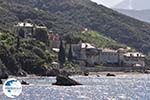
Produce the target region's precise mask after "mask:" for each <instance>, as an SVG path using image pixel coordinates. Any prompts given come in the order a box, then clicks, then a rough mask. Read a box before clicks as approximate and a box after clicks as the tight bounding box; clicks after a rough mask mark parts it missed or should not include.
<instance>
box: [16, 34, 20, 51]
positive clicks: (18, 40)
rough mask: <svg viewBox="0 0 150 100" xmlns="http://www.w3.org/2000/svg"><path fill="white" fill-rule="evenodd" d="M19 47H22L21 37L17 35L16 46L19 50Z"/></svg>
mask: <svg viewBox="0 0 150 100" xmlns="http://www.w3.org/2000/svg"><path fill="white" fill-rule="evenodd" d="M19 48H20V37H19V36H17V46H16V49H17V52H18V51H19Z"/></svg>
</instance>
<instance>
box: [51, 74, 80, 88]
mask: <svg viewBox="0 0 150 100" xmlns="http://www.w3.org/2000/svg"><path fill="white" fill-rule="evenodd" d="M53 85H60V86H73V85H82V84H80V83H78V82H77V81H75V80H73V79H71V78H69V77H67V76H63V75H58V76H57V77H56V83H53Z"/></svg>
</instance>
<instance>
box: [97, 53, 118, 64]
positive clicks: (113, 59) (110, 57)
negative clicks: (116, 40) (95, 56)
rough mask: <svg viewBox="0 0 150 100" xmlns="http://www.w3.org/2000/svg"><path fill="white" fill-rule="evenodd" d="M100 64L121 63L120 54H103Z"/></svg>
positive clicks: (101, 54)
mask: <svg viewBox="0 0 150 100" xmlns="http://www.w3.org/2000/svg"><path fill="white" fill-rule="evenodd" d="M100 62H102V63H109V64H115V63H118V62H119V54H118V53H114V52H101V53H100Z"/></svg>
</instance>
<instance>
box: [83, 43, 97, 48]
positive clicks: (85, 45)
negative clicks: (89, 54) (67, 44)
mask: <svg viewBox="0 0 150 100" xmlns="http://www.w3.org/2000/svg"><path fill="white" fill-rule="evenodd" d="M81 48H87V49H92V48H95V47H94V46H92V45H91V44H90V43H81Z"/></svg>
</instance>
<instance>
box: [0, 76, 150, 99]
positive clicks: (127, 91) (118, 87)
mask: <svg viewBox="0 0 150 100" xmlns="http://www.w3.org/2000/svg"><path fill="white" fill-rule="evenodd" d="M72 78H73V79H75V80H77V81H79V82H80V83H82V84H84V85H81V86H71V87H59V86H52V85H51V83H54V82H55V78H52V77H42V78H41V77H36V78H24V80H26V81H28V82H29V83H31V84H32V85H30V86H23V93H22V94H21V95H20V96H19V97H18V98H17V99H16V100H150V75H132V76H128V75H124V76H123V75H122V76H117V77H105V76H101V77H96V76H89V77H84V76H72ZM0 91H1V92H0V100H9V98H7V97H6V96H4V94H3V93H2V86H0Z"/></svg>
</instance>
